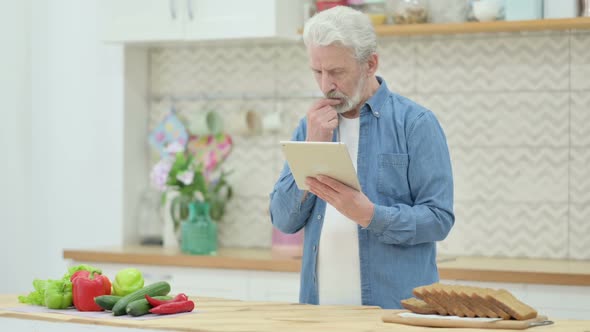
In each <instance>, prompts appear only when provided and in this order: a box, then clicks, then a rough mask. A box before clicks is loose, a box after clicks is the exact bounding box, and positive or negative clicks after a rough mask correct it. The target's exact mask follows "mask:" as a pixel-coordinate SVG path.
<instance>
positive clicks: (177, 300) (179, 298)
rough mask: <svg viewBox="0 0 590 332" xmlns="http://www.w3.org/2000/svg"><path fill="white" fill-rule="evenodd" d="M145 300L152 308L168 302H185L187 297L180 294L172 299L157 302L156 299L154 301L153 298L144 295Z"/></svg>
mask: <svg viewBox="0 0 590 332" xmlns="http://www.w3.org/2000/svg"><path fill="white" fill-rule="evenodd" d="M145 299H146V300H147V301H148V302H149V304H150V305H151V306H152V307H157V306H159V305H162V304H166V303H170V302H181V301H187V300H188V296H186V294H184V293H180V294H178V295H176V296H175V297H174V298H172V299H170V300H158V299H154V298H153V297H151V296H149V295H147V294H146V295H145Z"/></svg>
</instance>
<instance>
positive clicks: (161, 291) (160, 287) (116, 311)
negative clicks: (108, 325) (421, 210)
mask: <svg viewBox="0 0 590 332" xmlns="http://www.w3.org/2000/svg"><path fill="white" fill-rule="evenodd" d="M168 293H170V284H169V283H167V282H166V281H158V282H156V283H153V284H151V285H148V286H145V287H143V288H141V289H138V290H136V291H135V292H133V293H131V294H129V295H126V296H124V297H123V298H122V299H120V300H119V301H117V303H116V304H115V306H114V307H113V315H115V316H121V315H124V314H125V313H126V311H125V309H126V308H127V305H128V304H129V303H131V302H133V301H137V300H141V299H144V298H145V295H146V294H147V295H149V296H164V295H168Z"/></svg>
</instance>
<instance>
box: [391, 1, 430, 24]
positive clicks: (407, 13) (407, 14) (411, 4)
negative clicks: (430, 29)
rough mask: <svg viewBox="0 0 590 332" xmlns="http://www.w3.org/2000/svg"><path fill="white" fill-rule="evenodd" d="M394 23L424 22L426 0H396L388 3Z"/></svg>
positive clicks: (425, 18)
mask: <svg viewBox="0 0 590 332" xmlns="http://www.w3.org/2000/svg"><path fill="white" fill-rule="evenodd" d="M388 7H389V8H390V10H391V20H392V23H394V24H414V23H426V21H427V20H428V6H427V1H426V0H398V1H393V2H390V3H389V6H388Z"/></svg>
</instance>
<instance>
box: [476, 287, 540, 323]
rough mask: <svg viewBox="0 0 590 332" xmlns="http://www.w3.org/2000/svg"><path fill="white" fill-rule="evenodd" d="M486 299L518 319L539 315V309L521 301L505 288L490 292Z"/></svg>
mask: <svg viewBox="0 0 590 332" xmlns="http://www.w3.org/2000/svg"><path fill="white" fill-rule="evenodd" d="M486 299H488V300H489V301H490V302H492V303H493V304H495V305H496V306H497V307H499V308H500V309H502V310H504V311H505V312H507V313H508V314H510V316H512V317H514V318H516V319H518V320H527V319H531V318H535V317H537V311H536V310H535V309H533V308H531V307H530V306H528V305H526V304H525V303H523V302H521V301H519V300H518V299H517V298H516V297H514V295H512V294H511V293H510V292H509V291H507V290H505V289H500V290H498V291H495V292H490V293H488V294H487V295H486Z"/></svg>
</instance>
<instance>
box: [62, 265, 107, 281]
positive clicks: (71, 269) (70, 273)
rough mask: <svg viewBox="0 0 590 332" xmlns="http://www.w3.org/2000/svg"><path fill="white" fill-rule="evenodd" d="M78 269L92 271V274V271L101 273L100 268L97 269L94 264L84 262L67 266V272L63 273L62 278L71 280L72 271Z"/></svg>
mask: <svg viewBox="0 0 590 332" xmlns="http://www.w3.org/2000/svg"><path fill="white" fill-rule="evenodd" d="M78 271H88V272H92V273H93V274H94V273H98V274H102V270H101V269H97V268H95V267H94V266H90V265H86V264H80V265H76V266H71V267H69V268H68V272H67V273H66V274H64V276H63V278H62V279H63V280H69V281H72V276H73V275H74V273H76V272H78Z"/></svg>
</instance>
